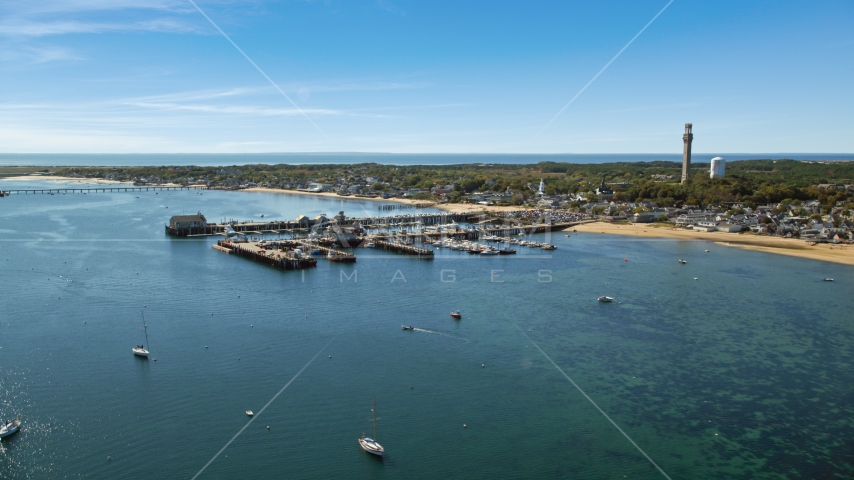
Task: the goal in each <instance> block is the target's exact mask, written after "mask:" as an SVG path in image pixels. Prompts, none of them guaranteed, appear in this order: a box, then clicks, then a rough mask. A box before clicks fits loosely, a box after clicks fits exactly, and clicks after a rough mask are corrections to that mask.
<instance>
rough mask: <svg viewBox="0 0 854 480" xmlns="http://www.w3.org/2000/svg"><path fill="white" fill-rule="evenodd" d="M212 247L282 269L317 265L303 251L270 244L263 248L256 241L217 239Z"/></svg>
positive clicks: (300, 268) (296, 268) (297, 268)
mask: <svg viewBox="0 0 854 480" xmlns="http://www.w3.org/2000/svg"><path fill="white" fill-rule="evenodd" d="M213 247H214V249H215V250H219V251H221V252H224V253H230V254H233V255H239V256H241V257H246V258H249V259H251V260H255V261H256V262H260V263H263V264H264V265H270V266H271V267H276V268H281V269H282V270H302V269H306V268H312V267H316V266H317V260H315V259H313V258H311V256H310V255H308V254H305V253H303V254H302V255H299V254H297V253H296V252H295V251H293V250H285V249H284V248H274V247H272V246H271V247H269V248H265V247H259V246H258V245H257V244H256V243H251V242H232V241H230V240H219V241H218V242H216V245H213Z"/></svg>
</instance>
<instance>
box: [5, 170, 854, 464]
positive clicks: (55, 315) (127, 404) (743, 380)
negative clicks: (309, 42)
mask: <svg viewBox="0 0 854 480" xmlns="http://www.w3.org/2000/svg"><path fill="white" fill-rule="evenodd" d="M0 188H3V187H2V186H0ZM167 206H168V207H169V208H168V209H167V208H165V207H167ZM342 208H343V209H344V210H345V212H346V213H348V214H350V215H359V214H360V212H362V213H364V212H369V213H372V214H373V213H377V212H376V210H375V206H372V205H364V206H359V205H353V204H348V203H346V202H345V203H344V204H343V207H342V203H341V202H340V201H338V200H323V199H315V198H306V197H295V196H286V195H272V194H249V193H231V192H205V194H204V195H198V194H197V193H196V192H180V193H179V192H175V193H172V194H171V195H164V194H160V195H154V194H153V193H147V194H141V195H140V198H136V194H124V193H123V194H92V195H73V196H71V195H67V196H43V195H39V196H30V197H24V196H11V197H7V198H4V199H0V291H2V292H3V294H2V302H0V375H2V377H0V381H2V383H1V384H0V415H2V416H3V418H6V417H11V416H15V415H18V414H20V415H22V416H23V417H24V420H25V429H24V430H23V431H22V432H21V433H19V434H17V435H16V436H14V437H11V438H9V439H6V440H3V441H2V442H0V472H2V477H3V478H73V477H83V478H140V477H150V478H191V477H192V476H193V475H195V474H196V473H197V472H198V471H199V470H200V469H201V468H202V467H203V466H204V465H205V464H206V463H207V462H208V461H209V460H210V459H211V458H212V457H213V456H214V455H215V454H216V453H217V452H218V451H219V450H220V449H221V448H222V447H223V446H224V445H225V444H226V443H227V442H228V441H229V440H230V439H231V438H232V437H233V436H234V435H235V434H236V433H237V432H238V431H240V429H241V428H243V427H244V425H246V423H247V417H246V416H245V415H244V414H243V412H244V411H245V410H248V409H251V410H254V411H255V412H256V414H258V412H259V411H260V410H261V408H262V407H263V406H264V405H265V404H266V403H267V402H268V401H270V399H271V398H273V396H274V395H276V393H277V392H279V391H280V389H281V388H282V387H283V386H284V385H285V384H287V383H288V381H290V380H291V379H292V377H293V376H294V375H295V374H296V373H297V372H299V371H300V369H302V368H303V367H304V366H305V365H306V363H307V362H308V361H309V360H310V359H311V358H312V357H313V356H315V355H317V359H316V360H315V361H314V362H313V363H311V364H310V365H309V366H308V367H306V368H305V369H304V370H303V372H302V373H301V374H300V375H299V376H298V377H297V378H296V379H295V380H294V381H293V382H292V383H291V384H290V385H289V386H288V388H287V389H286V390H284V391H283V392H282V393H281V395H280V396H279V397H278V398H276V400H275V401H274V402H272V403H271V404H270V405H269V407H267V409H266V410H265V411H264V412H263V413H261V414H260V415H256V420H255V421H254V422H253V423H252V424H251V425H249V427H247V428H246V429H245V430H244V431H243V433H242V434H241V435H240V436H238V437H237V438H236V439H235V440H234V442H233V443H231V444H230V445H229V446H228V448H227V449H226V450H225V451H224V452H223V453H222V455H220V456H219V457H218V458H217V459H216V460H215V461H214V462H212V463H211V464H210V466H209V467H208V468H207V469H206V470H205V471H204V473H202V475H200V476H199V478H269V477H272V476H276V477H293V478H341V477H344V478H533V477H538V478H590V479H599V478H623V476H625V477H626V478H664V477H663V475H662V474H661V473H659V472H658V471H657V470H656V469H655V468H654V467H653V466H652V465H651V464H650V462H649V461H648V460H647V459H646V458H644V457H643V456H642V455H641V454H640V452H638V450H637V449H635V447H634V446H632V444H631V443H629V441H628V440H626V438H625V437H623V436H622V435H621V434H620V432H618V431H617V430H616V429H615V428H614V427H613V426H612V425H611V424H610V423H609V422H608V421H607V420H606V419H605V418H604V417H603V416H602V415H601V414H600V413H599V412H598V411H597V410H596V409H595V408H594V407H593V406H592V405H591V404H590V402H588V401H587V400H586V399H585V398H584V397H583V396H582V395H581V394H580V393H579V392H578V390H576V389H575V388H574V387H573V385H572V384H571V383H570V382H569V381H567V379H566V378H564V377H563V376H562V375H561V374H560V373H559V372H558V371H557V370H556V369H555V368H554V366H552V364H551V363H549V362H548V360H546V359H545V358H544V357H543V355H541V354H540V353H539V352H538V351H537V349H536V348H535V346H534V345H533V344H532V343H531V342H530V341H529V340H528V339H527V338H526V337H525V336H524V335H523V333H522V332H524V333H525V334H527V335H528V336H529V337H530V339H531V340H532V341H534V342H536V343H537V345H539V346H540V347H541V348H542V349H543V351H545V352H546V353H547V354H548V355H549V356H551V358H552V359H553V360H554V361H555V363H556V364H557V365H559V366H560V367H561V368H562V369H564V371H565V372H566V373H567V374H568V375H569V376H570V377H571V378H572V379H573V380H574V381H575V382H576V383H577V384H578V385H579V386H580V387H581V388H582V389H583V390H584V391H585V392H586V393H587V394H588V395H589V396H590V398H592V399H593V400H595V401H596V402H597V404H598V405H599V406H600V407H601V408H602V409H603V410H604V411H605V412H607V413H608V414H609V415H610V416H611V418H612V419H613V420H614V421H615V422H616V423H617V424H618V425H620V427H621V428H622V429H623V430H624V431H625V432H626V433H627V434H628V435H629V436H630V437H631V438H632V439H633V440H634V441H635V442H636V443H637V444H638V445H639V446H640V447H641V448H642V449H643V450H644V451H645V452H646V453H647V454H648V455H649V456H650V458H652V459H653V460H654V461H655V462H656V463H657V464H658V465H659V466H660V467H661V468H662V469H663V470H664V471H665V472H666V473H667V474H668V475H669V476H670V477H672V478H709V479H712V478H744V479H748V478H751V479H752V478H833V477H836V478H850V477H851V476H854V455H853V454H852V440H851V439H852V438H854V436H852V434H853V433H854V428H852V385H854V373H852V371H854V370H852V368H851V367H852V365H851V363H852V358H854V357H852V355H854V350H853V349H854V326H852V324H851V320H850V318H851V315H850V313H851V311H852V307H854V300H852V296H851V287H850V286H851V284H852V281H854V274H852V273H854V270H852V269H851V268H850V267H844V266H839V265H833V264H826V263H821V262H814V261H807V260H800V259H795V258H789V257H784V256H776V255H770V254H763V253H758V252H749V251H744V250H740V249H735V248H727V247H722V246H717V245H714V244H709V243H702V242H686V241H672V240H643V239H631V238H626V237H610V236H603V235H573V236H571V237H569V238H567V237H565V236H563V235H557V234H556V235H553V236H552V237H551V241H553V243H555V244H557V245H558V247H559V249H558V250H556V251H554V252H552V254H550V255H545V253H546V252H542V251H540V250H526V249H520V250H521V251H520V254H519V255H517V256H515V257H486V258H480V257H475V256H469V255H466V254H460V253H458V252H448V251H442V252H441V253H440V254H439V256H438V257H437V258H436V259H435V260H433V261H417V260H411V259H406V258H401V257H399V256H395V255H388V254H380V253H377V252H373V251H361V250H360V251H359V252H358V255H359V260H358V262H357V263H356V264H355V265H346V266H341V265H335V264H330V263H328V262H326V261H325V260H321V261H320V262H319V264H318V267H317V268H316V269H312V270H308V271H306V272H305V274H304V275H303V274H302V272H283V271H279V270H275V269H271V268H268V267H265V266H262V265H257V264H255V263H253V262H251V261H248V260H246V259H242V258H237V257H233V256H229V255H224V254H221V253H218V252H216V251H214V250H212V249H211V248H210V245H211V244H212V243H213V242H214V239H210V238H205V239H191V240H186V239H185V240H176V239H170V238H167V237H165V235H164V232H163V224H164V223H166V221H168V218H169V216H170V215H172V214H175V213H186V212H195V211H197V210H201V211H202V212H203V213H205V214H206V215H207V216H208V218H211V219H217V220H218V219H221V218H230V217H233V218H239V219H244V218H253V217H259V216H260V214H262V213H263V214H265V218H270V217H273V218H275V217H279V218H294V217H296V215H298V214H317V213H320V212H321V211H322V212H327V213H336V212H337V211H338V210H341V209H342ZM362 208H364V210H362ZM372 208H374V210H372ZM705 249H709V250H710V252H708V253H706V252H704V250H705ZM624 258H627V259H628V261H624V260H623V259H624ZM678 258H686V259H688V264H687V265H680V264H678V263H677V262H676V259H678ZM443 270H444V271H445V272H444V274H443ZM824 277H834V278H835V279H836V281H835V282H833V283H826V282H822V281H821V279H823V278H824ZM694 278H696V280H694ZM443 279H444V280H445V281H443ZM602 294H607V295H610V296H613V297H615V298H616V300H617V302H622V303H617V302H615V303H613V304H608V305H606V304H600V303H598V302H597V301H596V297H598V296H599V295H602ZM457 308H459V309H461V310H462V311H463V314H464V318H463V320H462V321H459V322H455V321H453V320H452V319H450V318H449V316H448V312H449V311H450V310H453V309H457ZM141 310H145V312H146V314H145V315H146V320H147V322H148V324H149V331H148V333H149V338H150V347H151V349H152V352H153V353H152V357H153V358H156V359H157V361H156V362H155V361H143V360H140V359H137V358H134V357H133V356H132V355H131V353H130V348H131V347H132V346H133V345H135V344H137V343H140V342H142V341H143V338H142V337H143V332H142V330H141V328H140V323H141V322H140V320H141V318H140V311H141ZM401 324H407V325H409V324H411V325H414V326H416V327H419V328H420V329H421V330H419V331H415V332H404V331H401V329H400V325H401ZM520 330H521V331H520ZM529 330H530V331H529ZM327 344H328V346H326V347H325V349H324V350H323V351H322V352H321V349H322V348H323V347H324V346H325V345H327ZM205 346H207V347H208V348H207V349H206V348H205ZM318 353H319V354H318ZM329 356H331V357H332V358H328V357H329ZM481 365H483V367H481ZM410 387H412V388H410ZM372 396H376V397H377V403H378V413H379V417H380V421H379V435H378V436H379V440H380V441H381V442H382V443H383V444H384V445H385V447H386V449H387V451H388V456H387V458H386V459H385V460H384V461H377V460H376V459H374V458H369V457H368V456H367V454H365V453H364V452H362V451H361V450H360V449H359V447H358V445H357V443H356V439H357V438H358V436H359V435H360V434H361V433H362V432H370V431H371V429H372V426H371V423H370V419H371V411H370V405H371V397H372ZM463 424H466V425H467V428H465V429H464V428H463V427H462V426H463ZM268 425H269V426H270V429H269V430H267V429H266V426H268ZM108 456H109V457H110V460H109V461H108V460H107V457H108Z"/></svg>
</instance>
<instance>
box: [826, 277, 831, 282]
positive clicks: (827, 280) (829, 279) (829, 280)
mask: <svg viewBox="0 0 854 480" xmlns="http://www.w3.org/2000/svg"><path fill="white" fill-rule="evenodd" d="M824 281H825V282H832V281H833V279H832V278H830V277H828V278H825V279H824Z"/></svg>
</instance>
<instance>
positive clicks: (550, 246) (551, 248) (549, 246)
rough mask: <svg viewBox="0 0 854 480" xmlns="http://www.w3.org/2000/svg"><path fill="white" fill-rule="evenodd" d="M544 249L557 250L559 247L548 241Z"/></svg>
mask: <svg viewBox="0 0 854 480" xmlns="http://www.w3.org/2000/svg"><path fill="white" fill-rule="evenodd" d="M543 250H557V247H556V246H554V245H551V244H548V243H547V244H545V245H543Z"/></svg>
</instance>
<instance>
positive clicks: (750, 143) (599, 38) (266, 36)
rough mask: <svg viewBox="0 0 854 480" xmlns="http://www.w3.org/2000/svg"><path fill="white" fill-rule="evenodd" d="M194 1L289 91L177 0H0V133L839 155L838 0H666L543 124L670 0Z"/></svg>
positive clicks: (188, 141) (260, 147)
mask: <svg viewBox="0 0 854 480" xmlns="http://www.w3.org/2000/svg"><path fill="white" fill-rule="evenodd" d="M196 2H197V4H198V5H199V7H201V8H202V9H203V10H204V11H205V13H207V15H208V16H209V17H210V18H211V19H212V20H213V21H214V22H216V23H217V24H218V25H219V26H220V28H222V30H223V31H224V32H225V33H226V34H228V35H229V36H230V37H231V38H232V40H233V41H234V42H235V43H236V44H237V45H239V46H240V47H241V48H242V49H243V51H245V52H246V54H247V55H249V56H250V57H251V58H252V59H253V60H254V61H255V63H256V64H257V65H258V66H259V67H260V68H261V69H263V70H264V71H265V72H266V74H267V75H268V76H269V77H270V78H271V79H272V80H273V81H274V82H275V83H276V84H277V85H278V86H279V87H280V88H281V89H282V91H284V92H285V94H287V95H288V96H289V97H290V98H291V99H292V100H293V102H294V103H295V104H296V105H297V107H298V108H295V107H294V106H293V105H292V104H291V103H290V102H289V101H288V100H287V99H286V98H285V97H284V96H283V95H282V94H280V93H279V92H278V91H277V90H276V89H275V88H274V87H273V86H272V85H271V84H270V83H268V82H267V80H266V79H265V78H264V77H263V76H262V75H261V74H260V73H259V72H258V71H257V70H256V69H255V68H254V67H253V66H252V65H251V64H250V63H249V62H248V61H247V60H246V59H245V58H243V57H242V56H241V54H240V53H239V52H238V51H237V50H236V49H235V48H234V47H233V46H232V45H231V44H230V43H229V42H228V41H227V40H226V39H225V38H224V37H223V36H222V35H220V34H219V33H218V32H217V31H216V30H215V29H214V27H213V26H212V25H211V24H210V23H208V21H207V20H206V19H205V18H204V17H203V16H202V15H201V14H200V13H199V12H198V11H197V10H196V9H195V8H194V7H193V5H192V4H191V3H190V2H189V1H188V0H64V1H58V0H27V1H21V2H11V1H10V2H3V3H2V4H0V152H17V153H27V152H43V153H54V152H56V153H59V152H74V153H89V152H92V153H109V152H115V153H134V152H138V153H152V152H313V151H324V152H331V151H362V152H417V153H433V152H455V153H474V152H489V153H515V152H527V153H664V152H679V151H681V143H682V142H681V134H682V128H683V124H684V123H685V122H693V124H694V134H695V141H694V149H695V151H697V152H707V153H718V152H719V153H725V152H742V153H775V152H827V153H834V152H836V153H850V152H854V115H852V112H853V111H854V109H852V107H854V88H852V85H854V28H852V25H854V2H852V1H850V0H837V1H834V0H827V1H822V2H803V1H785V0H774V1H755V2H744V1H721V0H708V1H702V0H701V1H687V0H675V1H674V2H673V3H672V4H670V5H669V7H668V8H667V9H666V10H665V11H664V12H663V13H662V14H661V15H660V16H659V17H658V18H657V19H656V20H655V22H653V23H652V25H650V26H649V28H647V30H646V31H644V33H643V34H641V35H640V36H639V37H638V38H637V40H635V41H634V43H632V44H631V45H630V46H629V47H628V48H626V49H625V51H624V52H623V53H622V55H621V56H619V58H617V59H616V60H615V61H614V62H613V63H612V64H611V65H610V66H609V67H608V68H607V69H606V70H605V71H604V72H603V73H602V74H601V76H599V77H598V78H597V79H596V81H595V82H593V83H592V84H591V85H590V87H589V88H587V89H586V90H585V91H584V92H583V93H582V94H581V95H580V96H579V97H578V99H577V100H575V102H574V103H572V105H570V106H569V107H568V108H567V109H566V110H565V111H563V113H562V114H561V115H560V116H558V118H556V119H555V120H554V121H553V122H552V123H551V124H549V121H550V120H552V118H553V117H554V116H555V115H556V114H557V113H558V112H559V111H560V110H561V108H563V107H564V106H565V105H566V104H567V102H569V101H570V99H571V98H572V97H573V96H575V95H576V94H577V93H578V92H579V91H580V90H581V88H582V87H584V85H585V84H586V83H587V82H589V81H590V80H591V78H593V76H594V75H596V73H597V72H599V71H600V69H602V67H603V66H605V64H606V63H607V62H608V61H609V60H611V59H612V58H613V57H614V55H615V54H617V52H618V51H620V49H621V48H623V47H624V46H625V45H626V43H627V42H629V40H631V38H632V37H633V36H635V34H637V33H638V31H639V30H640V29H641V28H642V27H643V26H644V25H645V24H646V23H647V22H649V21H650V20H651V19H652V18H653V17H654V16H655V15H656V13H658V12H659V11H660V10H661V9H662V8H663V7H664V6H665V5H666V4H667V0H655V1H651V0H634V1H601V2H589V1H585V2H575V1H568V0H564V1H555V2H549V1H541V2H522V1H515V2H509V1H489V2H478V1H466V2H459V1H455V2H445V1H430V2H426V1H424V2H416V1H410V0H366V1H356V0H349V1H344V0H326V1H296V0H294V1H262V0H255V1H238V0H231V1H229V0H196ZM301 111H302V113H301ZM303 113H304V114H305V116H304V115H303ZM306 116H308V117H309V118H310V119H311V122H314V124H315V125H316V127H315V126H313V125H312V123H311V122H310V121H309V120H308V119H306ZM546 125H548V127H547V128H545V129H544V127H546Z"/></svg>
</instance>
